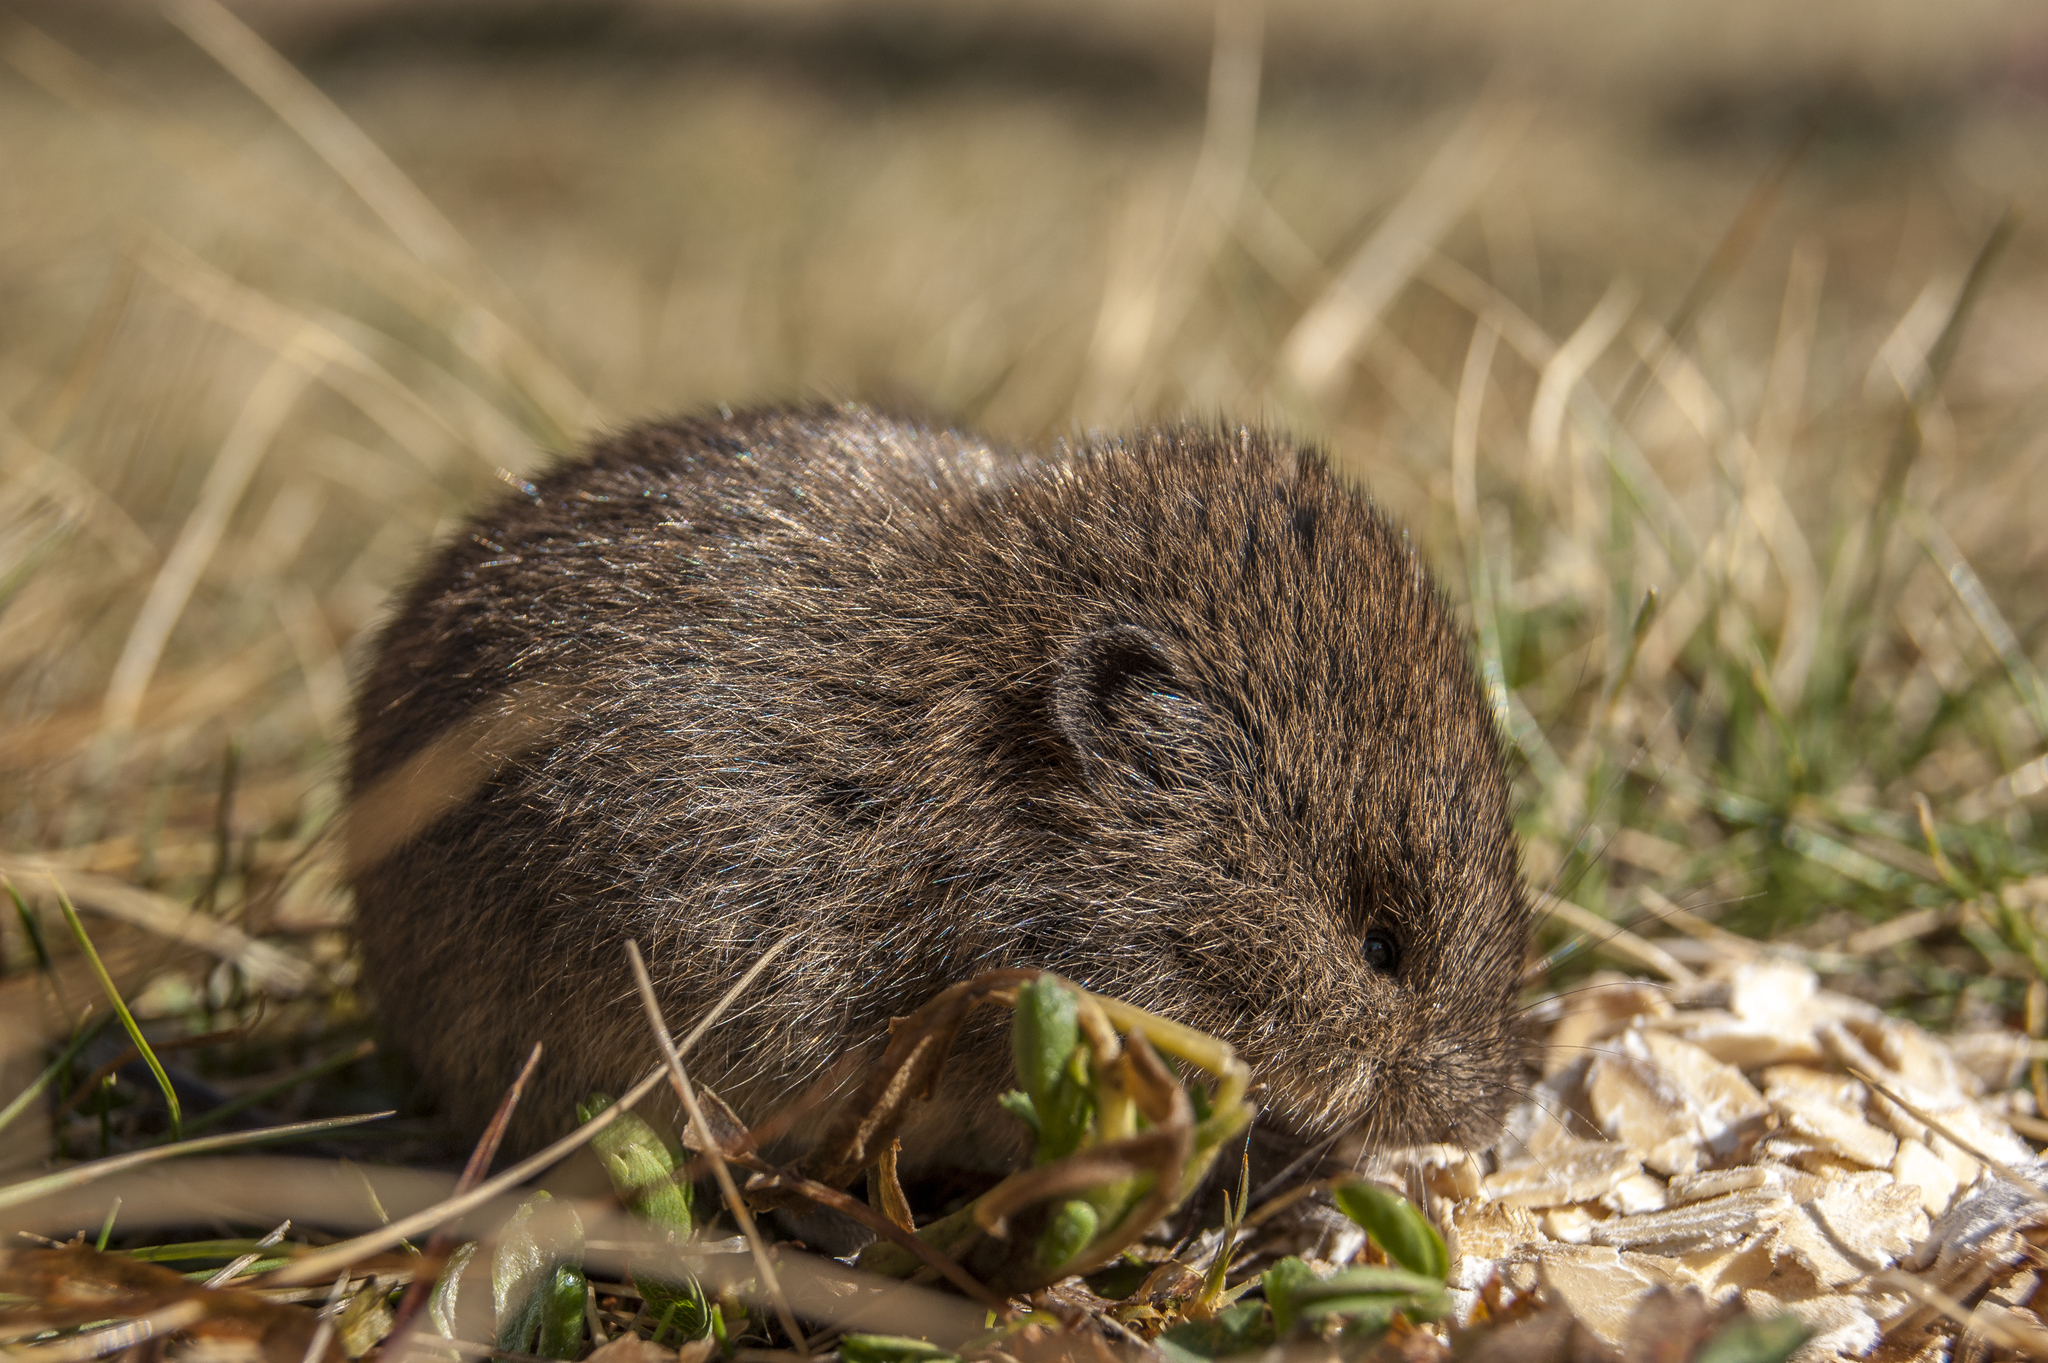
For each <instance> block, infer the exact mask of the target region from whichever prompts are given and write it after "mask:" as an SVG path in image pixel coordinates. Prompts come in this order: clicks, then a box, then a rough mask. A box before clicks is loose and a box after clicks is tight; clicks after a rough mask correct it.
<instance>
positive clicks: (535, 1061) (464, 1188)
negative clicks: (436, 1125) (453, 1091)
mask: <svg viewBox="0 0 2048 1363" xmlns="http://www.w3.org/2000/svg"><path fill="white" fill-rule="evenodd" d="M540 1056H541V1043H539V1042H538V1041H536V1042H534V1043H533V1049H532V1050H531V1051H528V1052H527V1054H526V1063H525V1064H523V1065H521V1066H520V1067H519V1073H518V1074H517V1075H515V1076H513V1079H512V1085H511V1087H510V1088H507V1089H506V1090H505V1096H504V1097H503V1098H501V1099H500V1100H499V1101H498V1110H497V1111H496V1112H494V1113H492V1114H491V1123H490V1125H489V1126H487V1127H485V1128H484V1134H483V1135H482V1136H480V1137H478V1138H477V1143H476V1148H475V1149H473V1150H471V1151H470V1152H469V1162H468V1163H467V1164H465V1165H463V1166H462V1176H461V1177H460V1178H458V1179H456V1180H455V1196H457V1197H460V1196H462V1195H463V1194H464V1193H467V1192H469V1191H470V1190H471V1189H473V1188H475V1187H476V1186H477V1184H479V1183H481V1182H483V1180H484V1175H486V1174H488V1173H489V1172H490V1171H491V1161H492V1160H494V1159H496V1158H497V1157H498V1146H499V1144H500V1143H501V1142H502V1141H503V1140H504V1139H505V1128H506V1127H507V1126H508V1125H510V1124H511V1121H512V1114H513V1112H514V1111H515V1110H517V1109H518V1107H519V1099H520V1098H521V1097H522V1096H523V1095H524V1094H525V1092H526V1084H527V1081H528V1080H530V1079H531V1078H533V1072H534V1070H535V1069H536V1068H538V1067H539V1065H540ZM452 1244H453V1239H452V1237H451V1236H450V1235H449V1233H448V1229H447V1227H445V1226H444V1227H442V1228H441V1229H440V1230H437V1231H435V1232H434V1233H433V1235H432V1236H431V1237H429V1238H428V1240H427V1244H426V1248H425V1249H423V1250H422V1251H421V1252H420V1255H421V1258H423V1259H426V1260H429V1261H431V1262H434V1263H440V1264H445V1262H446V1259H447V1255H448V1250H449V1249H450V1247H451V1246H452ZM442 1271H443V1270H441V1269H436V1270H435V1271H433V1272H431V1273H416V1274H414V1275H413V1280H412V1281H411V1282H410V1283H408V1284H406V1288H405V1295H404V1296H403V1297H401V1298H400V1299H399V1302H398V1309H397V1310H396V1311H394V1312H393V1313H392V1318H391V1330H390V1333H388V1334H387V1335H386V1336H385V1338H384V1342H383V1343H382V1344H380V1345H378V1346H377V1350H376V1357H377V1358H378V1359H380V1360H382V1359H396V1358H400V1357H403V1356H404V1353H405V1350H406V1348H407V1346H408V1344H409V1343H410V1341H411V1339H412V1327H413V1322H414V1320H416V1319H417V1318H418V1316H419V1313H420V1312H421V1311H422V1310H424V1309H425V1307H426V1304H427V1299H428V1297H430V1296H431V1295H432V1294H433V1291H434V1287H435V1285H436V1284H437V1283H438V1282H439V1281H440V1278H441V1273H442Z"/></svg>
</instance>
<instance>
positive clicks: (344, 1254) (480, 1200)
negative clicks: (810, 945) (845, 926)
mask: <svg viewBox="0 0 2048 1363" xmlns="http://www.w3.org/2000/svg"><path fill="white" fill-rule="evenodd" d="M795 940H796V934H795V933H791V934H790V935H789V936H787V937H784V938H782V939H781V940H779V941H776V942H773V943H771V944H770V945H769V947H768V949H767V950H765V951H763V952H762V953H761V954H760V956H758V957H757V958H755V961H754V964H753V965H751V966H749V967H748V968H747V973H746V974H744V975H742V976H740V978H739V980H738V981H737V982H736V983H734V985H733V987H732V988H730V989H728V990H726V991H725V996H724V997H723V998H721V999H719V1001H718V1002H717V1003H716V1004H714V1005H713V1006H712V1009H711V1011H710V1012H709V1013H707V1014H706V1015H705V1018H704V1021H703V1022H701V1023H699V1024H697V1028H696V1030H695V1031H693V1032H691V1033H690V1035H689V1036H687V1037H685V1038H684V1039H683V1045H682V1047H679V1048H678V1049H679V1050H681V1049H687V1047H688V1046H689V1045H690V1043H691V1042H693V1041H695V1040H696V1039H697V1038H698V1037H700V1036H702V1035H703V1034H704V1031H705V1029H706V1028H708V1027H710V1026H711V1024H712V1023H713V1022H715V1021H716V1020H717V1019H718V1017H719V1016H720V1015H721V1014H723V1013H724V1012H725V1010H726V1009H727V1008H729V1007H731V1006H732V1002H733V1000H735V999H737V998H738V997H739V996H740V995H741V994H742V993H744V992H745V990H746V988H747V986H748V985H750V984H752V983H753V982H754V980H755V978H756V977H758V976H759V975H760V973H761V972H762V971H763V970H765V969H767V967H768V963H769V962H770V961H772V960H774V959H775V957H776V956H777V955H778V954H780V953H781V951H782V949H783V948H784V947H786V946H788V945H789V944H790V943H791V942H793V941H795ZM667 1075H668V1066H667V1065H656V1066H655V1067H654V1068H653V1069H651V1070H649V1071H648V1072H647V1074H646V1075H645V1077H643V1078H642V1079H641V1080H640V1082H639V1083H637V1084H635V1085H633V1087H632V1088H630V1089H628V1090H626V1092H625V1094H624V1095H623V1096H621V1097H620V1099H619V1101H618V1102H616V1103H613V1104H612V1105H611V1106H610V1107H608V1108H606V1109H605V1110H604V1111H602V1112H600V1113H598V1114H597V1115H596V1116H595V1117H592V1118H591V1119H590V1120H589V1121H587V1122H585V1123H583V1124H582V1125H581V1126H579V1127H577V1128H576V1129H575V1130H574V1131H571V1132H570V1133H569V1134H568V1135H566V1136H564V1137H562V1139H560V1140H558V1141H556V1142H555V1143H554V1144H553V1145H550V1146H549V1147H548V1148H547V1149H545V1150H543V1151H541V1152H540V1153H539V1154H536V1155H531V1156H528V1157H527V1158H526V1159H523V1160H521V1161H520V1162H519V1163H517V1164H515V1165H513V1166H512V1167H511V1168H510V1169H507V1170H506V1171H505V1172H504V1173H502V1174H499V1175H498V1176H497V1177H496V1178H493V1179H489V1180H487V1181H485V1182H483V1183H479V1184H478V1185H477V1186H476V1187H474V1188H472V1189H470V1190H469V1192H467V1193H465V1194H462V1195H460V1196H454V1197H449V1198H447V1199H445V1200H444V1201H441V1202H437V1203H435V1204H434V1205H433V1206H431V1207H428V1208H426V1209H425V1210H423V1211H418V1212H414V1213H413V1214H412V1215H411V1216H407V1217H401V1218H400V1219H398V1220H396V1221H393V1222H392V1223H391V1224H390V1225H388V1226H382V1227H379V1228H378V1229H376V1230H374V1231H371V1232H369V1233H368V1234H366V1235H359V1236H357V1237H356V1238H355V1239H353V1240H344V1241H342V1242H341V1243H340V1244H338V1245H329V1246H328V1247H327V1248H326V1249H323V1250H321V1251H319V1252H318V1253H317V1254H309V1255H307V1256H306V1257H305V1258H303V1259H296V1260H294V1261H293V1262H291V1263H289V1264H286V1265H285V1266H284V1267H282V1268H280V1269H278V1270H277V1271H276V1272H275V1273H272V1274H270V1275H269V1276H268V1277H267V1278H266V1279H265V1280H264V1282H263V1284H262V1285H263V1286H265V1287H295V1286H297V1285H299V1284H301V1283H309V1282H317V1281H319V1280H320V1279H322V1278H325V1277H326V1276H327V1274H328V1272H329V1270H331V1269H333V1268H335V1267H337V1266H338V1265H342V1264H352V1263H355V1262H356V1261H358V1260H360V1259H366V1258H368V1257H369V1256H370V1255H372V1254H377V1253H380V1252H381V1251H383V1250H387V1249H390V1248H391V1247H392V1246H393V1245H396V1244H399V1243H401V1242H402V1241H404V1240H406V1239H409V1238H410V1237H412V1236H415V1235H419V1234H421V1233H422V1232H425V1231H431V1230H433V1229H434V1228H435V1227H437V1226H442V1225H446V1224H447V1223H448V1222H450V1221H453V1220H455V1219H456V1218H457V1217H459V1216H462V1215H464V1214H465V1213H467V1212H470V1211H472V1210H474V1209H475V1208H477V1207H481V1206H482V1205H484V1203H486V1202H489V1201H490V1200H491V1199H492V1198H494V1197H496V1196H497V1195H498V1194H499V1193H502V1192H504V1191H505V1190H506V1189H507V1188H512V1187H516V1186H518V1185H519V1184H521V1183H523V1182H525V1181H526V1180H527V1179H529V1178H531V1177H533V1176H534V1175H535V1174H537V1173H539V1172H540V1171H541V1170H543V1169H546V1168H548V1167H549V1166H551V1165H553V1164H555V1163H557V1162H559V1161H560V1160H562V1159H563V1158H564V1157H565V1156H567V1155H569V1154H571V1153H572V1152H574V1151H576V1150H579V1149H581V1148H582V1147H583V1146H585V1145H587V1144H589V1142H590V1140H591V1138H592V1137H594V1136H596V1135H597V1133H598V1132H600V1131H603V1130H604V1129H605V1128H606V1127H608V1126H610V1125H611V1124H612V1123H613V1122H615V1121H617V1120H618V1119H619V1118H621V1117H623V1116H625V1115H626V1113H628V1112H630V1111H631V1110H632V1108H633V1105H634V1104H635V1103H638V1102H639V1101H640V1100H641V1099H642V1098H645V1097H646V1096H647V1095H648V1094H650V1093H652V1092H654V1087H655V1085H657V1084H659V1083H660V1082H661V1081H662V1080H663V1079H664V1078H665V1077H667ZM0 1205H5V1204H4V1203H0Z"/></svg>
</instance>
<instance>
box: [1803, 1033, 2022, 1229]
mask: <svg viewBox="0 0 2048 1363" xmlns="http://www.w3.org/2000/svg"><path fill="white" fill-rule="evenodd" d="M1843 1068H1845V1069H1847V1070H1848V1071H1849V1073H1850V1074H1852V1075H1854V1076H1855V1077H1856V1078H1858V1079H1860V1080H1862V1081H1863V1082H1864V1083H1865V1084H1867V1085H1869V1086H1870V1087H1871V1088H1872V1089H1874V1090H1875V1091H1876V1092H1878V1093H1880V1094H1882V1095H1884V1097H1886V1098H1887V1099H1889V1100H1890V1101H1892V1102H1893V1103H1895V1104H1897V1105H1898V1106H1899V1107H1900V1108H1903V1109H1904V1110H1905V1113H1906V1115H1907V1116H1909V1117H1911V1118H1912V1119H1913V1120H1914V1121H1916V1122H1919V1123H1920V1124H1921V1125H1922V1126H1925V1127H1928V1128H1929V1129H1931V1130H1932V1131H1933V1132H1934V1134H1935V1135H1937V1136H1940V1137H1941V1138H1942V1139H1943V1140H1945V1141H1947V1142H1948V1143H1949V1144H1950V1145H1953V1146H1954V1147H1955V1148H1956V1149H1958V1150H1960V1151H1962V1152H1963V1153H1964V1154H1966V1155H1968V1156H1969V1157H1970V1158H1971V1159H1973V1160H1976V1161H1977V1162H1978V1163H1979V1164H1981V1165H1983V1166H1984V1167H1985V1168H1987V1169H1989V1170H1991V1171H1992V1172H1993V1173H1995V1174H1997V1175H1998V1176H1999V1177H2000V1178H2002V1179H2004V1180H2005V1181H2006V1182H2007V1183H2010V1184H2012V1186H2013V1187H2015V1188H2018V1189H2019V1190H2020V1191H2021V1192H2024V1193H2031V1194H2032V1195H2033V1197H2034V1200H2035V1201H2037V1202H2043V1203H2048V1189H2044V1188H2042V1186H2041V1185H2040V1184H2039V1183H2038V1182H2036V1181H2035V1180H2034V1179H2033V1178H2032V1177H2030V1176H2028V1175H2026V1174H2023V1173H2021V1172H2020V1171H2019V1170H2017V1169H2015V1168H2013V1167H2012V1166H2011V1165H2010V1164H2007V1163H2006V1162H2005V1161H2004V1160H2002V1159H1999V1158H1998V1157H1997V1156H1995V1155H1988V1154H1986V1153H1984V1151H1982V1150H1980V1149H1978V1148H1977V1146H1976V1145H1974V1144H1973V1143H1971V1142H1970V1141H1967V1140H1965V1139H1963V1138H1962V1137H1961V1136H1958V1135H1957V1134H1956V1133H1955V1132H1954V1131H1953V1130H1951V1129H1950V1128H1949V1126H1948V1124H1947V1123H1946V1122H1943V1121H1942V1120H1941V1119H1939V1118H1938V1117H1935V1116H1933V1115H1932V1114H1931V1113H1929V1112H1928V1111H1927V1110H1926V1109H1925V1108H1923V1107H1921V1106H1919V1105H1918V1104H1917V1103H1911V1102H1908V1101H1907V1100H1906V1099H1904V1098H1901V1097H1900V1096H1899V1095H1898V1093H1897V1092H1895V1091H1894V1090H1893V1089H1892V1088H1891V1086H1890V1085H1888V1084H1886V1083H1885V1082H1884V1081H1883V1080H1882V1079H1879V1078H1878V1077H1877V1076H1876V1075H1874V1074H1872V1073H1870V1071H1868V1070H1866V1069H1864V1068H1863V1067H1862V1066H1860V1065H1845V1066H1844V1067H1843Z"/></svg>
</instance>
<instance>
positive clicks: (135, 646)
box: [100, 345, 317, 757]
mask: <svg viewBox="0 0 2048 1363" xmlns="http://www.w3.org/2000/svg"><path fill="white" fill-rule="evenodd" d="M308 363H309V357H308V356H306V355H305V354H303V353H302V352H301V351H300V349H299V347H298V346H297V345H293V346H291V347H290V348H288V349H287V351H286V352H285V353H284V354H281V355H279V356H278V357H277V359H276V360H274V361H273V362H272V363H271V366H270V368H269V369H268V370H266V371H265V372H264V375H263V377H262V378H260V379H258V380H257V382H256V386H255V387H254V388H253V389H251V390H250V392H249V396H248V398H247V400H246V401H244V402H243V404H242V410H241V412H240V414H239V415H238V416H237V417H236V418H235V424H234V425H233V427H231V428H230V429H229V431H228V436H227V439H226V440H224V441H222V442H221V447H220V452H219V453H218V454H217V455H216V456H215V457H214V461H213V467H212V468H211V469H210V470H208V472H207V475H206V482H205V484H204V485H203V486H201V488H200V490H199V501H198V504H197V505H196V506H194V507H193V508H192V511H191V514H190V515H188V516H187V517H186V519H185V524H184V527H183V528H182V529H181V530H180V531H179V532H178V538H177V542H176V543H174V544H173V545H172V546H171V551H170V553H168V554H166V555H165V556H164V561H163V566H162V567H160V568H159V569H157V574H156V580H155V581H153V582H152V583H151V584H150V588H149V593H148V595H147V596H145V597H144V598H143V601H142V610H141V612H140V613H139V614H137V615H136V617H135V623H134V624H133V625H132V626H130V627H129V631H128V641H127V643H126V644H124V645H123V646H122V649H121V656H120V659H119V661H117V662H116V663H115V664H114V671H113V675H112V677H111V678H110V679H109V680H108V682H107V694H106V700H105V702H104V703H103V706H102V709H101V721H100V722H101V725H102V732H101V742H102V743H103V744H105V745H106V747H107V755H108V756H109V757H111V756H114V755H116V754H117V753H118V751H119V749H120V747H121V746H122V745H123V744H124V743H125V742H126V741H127V738H128V735H129V734H130V733H132V732H133V731H134V728H135V720H136V716H137V715H139V714H140V713H141V712H142V697H143V694H144V693H145V692H146V691H147V690H148V689H149V679H150V677H151V676H152V675H154V674H155V672H156V665H157V660H158V659H160V658H161V657H162V656H163V651H164V645H165V644H167V643H169V642H170V638H171V631H172V630H173V629H175V628H177V624H178V617H179V616H180V615H182V614H184V611H185V605H186V603H187V602H188V601H190V600H191V598H192V590H193V588H195V587H197V586H198V585H199V577H200V574H201V573H203V572H205V571H206V565H207V564H208V563H209V562H210V561H211V560H212V558H213V555H214V552H215V550H217V549H218V548H219V547H220V541H221V535H222V534H223V533H224V532H225V531H226V529H227V524H228V517H229V516H231V515H232V514H233V513H234V510H235V508H236V506H238V505H239V504H240V503H241V500H242V494H243V493H244V492H246V491H247V490H248V487H249V480H250V479H251V478H253V477H255V475H256V467H257V465H258V464H260V463H261V462H262V460H263V456H264V455H265V454H266V453H267V452H268V451H269V449H270V446H271V442H272V441H273V440H275V439H276V438H277V433H278V431H279V430H280V429H281V428H282V427H283V426H284V422H285V418H286V417H287V416H289V415H290V414H291V409H292V406H293V404H294V403H296V402H297V401H298V400H299V395H300V394H302V393H304V392H305V391H306V386H307V385H308V384H309V383H311V382H312V380H313V377H314V372H309V371H308V369H307V368H306V366H307V364H308ZM315 372H317V371H315Z"/></svg>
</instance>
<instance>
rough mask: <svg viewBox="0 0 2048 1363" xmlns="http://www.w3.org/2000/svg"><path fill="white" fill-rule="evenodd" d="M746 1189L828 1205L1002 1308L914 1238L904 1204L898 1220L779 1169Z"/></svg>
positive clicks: (1000, 1302)
mask: <svg viewBox="0 0 2048 1363" xmlns="http://www.w3.org/2000/svg"><path fill="white" fill-rule="evenodd" d="M706 1153H707V1155H708V1154H709V1153H710V1152H709V1151H707V1152H706ZM747 1191H748V1192H750V1193H753V1194H756V1195H757V1196H758V1195H760V1194H768V1195H771V1196H779V1195H780V1194H784V1193H792V1194H795V1195H796V1196H797V1197H800V1198H802V1199H804V1200H805V1201H808V1202H812V1203H815V1204H816V1205H818V1206H820V1207H829V1208H831V1209H832V1210H833V1211H836V1212H838V1213H839V1214H840V1215H842V1216H846V1217H850V1218H852V1219H853V1220H855V1221H858V1222H860V1223H861V1224H862V1225H863V1226H866V1227H867V1228H868V1229H869V1230H871V1231H873V1232H874V1233H875V1234H877V1235H879V1236H881V1237H882V1238H883V1239H885V1240H888V1241H891V1242H892V1243H894V1244H898V1245H901V1246H902V1247H903V1248H904V1249H906V1250H908V1251H909V1252H910V1253H912V1254H914V1255H916V1256H917V1258H918V1260H919V1262H921V1263H923V1264H924V1265H925V1266H926V1267H927V1268H929V1269H931V1270H932V1272H934V1273H936V1274H938V1275H939V1276H940V1277H942V1278H944V1279H945V1280H946V1281H947V1282H949V1283H951V1284H953V1286H955V1287H957V1288H959V1289H960V1290H961V1291H962V1292H965V1293H966V1294H967V1295H968V1296H969V1297H970V1298H972V1299H973V1300H975V1301H978V1302H980V1303H981V1304H982V1305H983V1306H986V1307H987V1308H989V1309H990V1310H991V1311H999V1310H1002V1309H1004V1306H1005V1302H1004V1300H1003V1298H1001V1297H999V1296H997V1295H996V1294H995V1293H994V1292H991V1291H990V1290H989V1289H988V1287H987V1286H985V1285H984V1284H983V1283H982V1282H981V1281H980V1280H978V1279H977V1278H975V1277H974V1275H973V1274H971V1273H969V1272H968V1271H967V1270H966V1269H964V1268H962V1267H960V1265H959V1264H957V1263H955V1262H954V1261H953V1260H951V1259H949V1258H947V1257H946V1256H945V1255H944V1254H943V1253H941V1252H940V1251H939V1250H937V1249H935V1248H933V1247H932V1246H931V1245H929V1244H927V1243H926V1242H925V1241H923V1240H921V1239H919V1238H918V1236H917V1234H916V1232H915V1231H914V1230H913V1229H912V1228H911V1227H910V1226H909V1225H908V1224H907V1220H908V1217H907V1212H908V1207H907V1206H906V1208H905V1211H906V1218H905V1222H904V1223H899V1222H897V1221H895V1220H893V1219H891V1218H890V1217H889V1216H887V1215H885V1214H884V1213H882V1212H879V1211H877V1210H875V1209H874V1208H873V1207H870V1206H869V1205H868V1204H867V1203H865V1202H862V1201H861V1200H860V1199H859V1198H857V1197H853V1196H852V1195H850V1194H848V1193H843V1192H841V1191H840V1190H839V1189H837V1188H828V1187H826V1186H825V1185H824V1184H822V1183H819V1182H817V1181H816V1180H814V1179H808V1178H805V1177H803V1176H802V1175H801V1174H793V1173H788V1172H785V1171H781V1170H769V1171H767V1172H765V1173H763V1174H761V1175H759V1176H757V1177H755V1178H752V1179H749V1180H748V1181H747ZM899 1196H900V1192H899Z"/></svg>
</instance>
